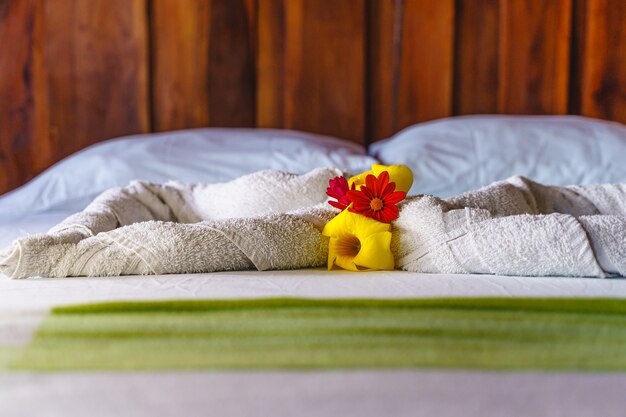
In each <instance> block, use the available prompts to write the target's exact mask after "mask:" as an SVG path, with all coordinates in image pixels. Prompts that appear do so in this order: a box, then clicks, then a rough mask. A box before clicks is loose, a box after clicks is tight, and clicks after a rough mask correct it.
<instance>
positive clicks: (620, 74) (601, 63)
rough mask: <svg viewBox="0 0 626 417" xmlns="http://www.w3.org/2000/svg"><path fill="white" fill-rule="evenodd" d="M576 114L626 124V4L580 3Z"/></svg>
mask: <svg viewBox="0 0 626 417" xmlns="http://www.w3.org/2000/svg"><path fill="white" fill-rule="evenodd" d="M579 7H580V9H579V10H578V12H579V13H581V15H579V16H578V18H577V22H579V24H580V25H581V26H580V28H579V32H578V41H579V42H580V43H579V45H578V46H579V48H577V49H575V50H574V53H575V54H576V60H577V66H578V72H577V75H578V76H579V77H580V79H579V81H578V82H579V84H578V88H577V89H576V90H575V91H574V92H573V94H575V95H578V97H577V98H576V99H575V100H576V103H578V106H579V107H578V108H577V109H576V112H579V113H581V114H583V115H585V116H591V117H597V118H602V119H609V120H615V121H619V122H622V123H626V2H625V1H622V0H593V1H591V0H581V3H580V4H579Z"/></svg>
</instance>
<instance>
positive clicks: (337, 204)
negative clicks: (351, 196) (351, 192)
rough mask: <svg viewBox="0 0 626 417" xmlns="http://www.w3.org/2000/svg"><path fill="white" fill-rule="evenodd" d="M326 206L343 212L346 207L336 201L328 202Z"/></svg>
mask: <svg viewBox="0 0 626 417" xmlns="http://www.w3.org/2000/svg"><path fill="white" fill-rule="evenodd" d="M328 204H330V205H331V206H333V207H335V208H338V209H339V210H345V208H346V207H348V206H347V205H346V204H341V203H338V202H336V201H329V202H328Z"/></svg>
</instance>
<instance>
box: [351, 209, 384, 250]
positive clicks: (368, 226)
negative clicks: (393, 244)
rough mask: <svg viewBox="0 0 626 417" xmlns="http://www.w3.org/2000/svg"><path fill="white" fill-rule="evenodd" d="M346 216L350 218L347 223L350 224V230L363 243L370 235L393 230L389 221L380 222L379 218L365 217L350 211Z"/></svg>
mask: <svg viewBox="0 0 626 417" xmlns="http://www.w3.org/2000/svg"><path fill="white" fill-rule="evenodd" d="M346 217H347V218H349V219H350V220H349V222H346V223H345V224H347V225H349V227H350V229H349V230H350V231H351V233H352V234H353V235H355V236H356V237H358V238H359V240H360V241H361V243H362V242H363V240H364V239H366V238H367V237H368V236H370V235H373V234H375V233H381V232H388V231H390V230H391V225H390V224H389V223H383V222H379V221H378V220H374V219H371V218H369V217H365V216H363V215H361V214H356V213H352V212H348V216H346Z"/></svg>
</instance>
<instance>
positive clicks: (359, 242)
mask: <svg viewBox="0 0 626 417" xmlns="http://www.w3.org/2000/svg"><path fill="white" fill-rule="evenodd" d="M390 230H391V226H390V225H389V224H387V223H381V222H378V221H376V220H374V219H370V218H368V217H365V216H361V215H360V214H356V213H351V212H349V211H348V210H344V211H342V212H341V213H339V214H338V215H337V216H335V218H333V219H332V220H331V221H329V222H328V223H326V226H325V227H324V230H323V231H322V234H323V235H324V236H328V237H329V238H330V241H329V243H328V269H329V270H330V269H332V267H333V266H338V267H340V268H343V269H348V270H350V271H367V270H373V269H393V268H394V261H393V254H392V253H391V249H390V244H391V231H390Z"/></svg>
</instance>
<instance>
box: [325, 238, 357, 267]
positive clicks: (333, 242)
mask: <svg viewBox="0 0 626 417" xmlns="http://www.w3.org/2000/svg"><path fill="white" fill-rule="evenodd" d="M340 239H341V238H338V237H331V238H330V240H329V241H328V269H329V270H330V269H332V267H333V265H337V266H338V267H340V268H343V269H347V270H349V271H355V272H356V271H358V269H357V267H356V265H355V264H354V258H355V257H354V256H349V255H341V254H340V251H339V250H338V246H339V245H340Z"/></svg>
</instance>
